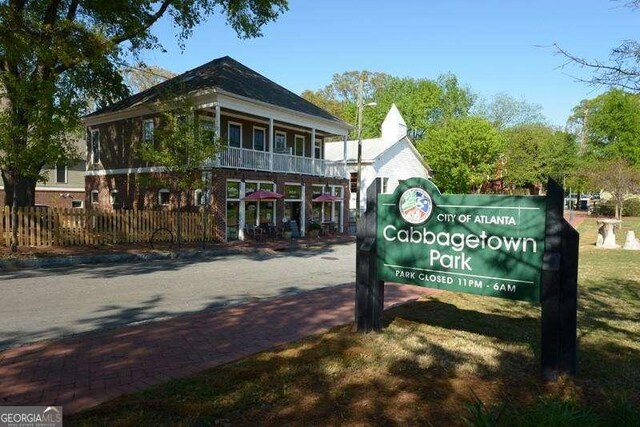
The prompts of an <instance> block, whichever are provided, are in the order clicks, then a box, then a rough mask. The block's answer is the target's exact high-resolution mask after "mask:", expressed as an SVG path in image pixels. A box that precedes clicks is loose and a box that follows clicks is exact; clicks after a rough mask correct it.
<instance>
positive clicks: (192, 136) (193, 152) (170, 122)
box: [139, 97, 220, 243]
mask: <svg viewBox="0 0 640 427" xmlns="http://www.w3.org/2000/svg"><path fill="white" fill-rule="evenodd" d="M156 109H157V111H160V114H159V115H158V119H157V123H158V125H157V126H154V131H153V138H152V139H149V140H146V141H143V142H142V144H141V146H140V149H139V150H140V152H139V155H140V158H141V159H142V160H144V161H146V162H147V163H148V164H149V165H152V166H162V167H163V168H164V173H162V174H158V175H149V176H144V177H143V178H142V179H141V181H142V184H143V185H146V186H148V185H154V186H159V187H167V188H172V189H174V190H175V191H176V194H177V197H176V200H177V204H178V233H177V240H178V243H180V242H181V240H182V233H181V231H182V230H181V220H180V212H181V209H182V198H183V196H184V194H185V193H186V194H189V193H193V192H194V191H195V190H196V188H199V187H201V186H202V173H201V172H202V165H204V164H205V163H206V162H207V161H209V160H210V159H212V158H213V157H214V156H215V155H216V153H218V151H219V150H220V140H219V139H217V138H216V135H215V130H214V129H212V128H210V127H208V126H205V124H208V123H210V122H200V120H199V117H198V115H196V114H195V107H194V105H193V104H192V103H191V102H190V101H189V100H188V99H185V98H181V97H176V98H175V99H170V100H168V101H165V102H162V103H160V104H159V105H158V106H157V108H156Z"/></svg>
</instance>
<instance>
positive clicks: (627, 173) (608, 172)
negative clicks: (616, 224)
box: [580, 157, 640, 218]
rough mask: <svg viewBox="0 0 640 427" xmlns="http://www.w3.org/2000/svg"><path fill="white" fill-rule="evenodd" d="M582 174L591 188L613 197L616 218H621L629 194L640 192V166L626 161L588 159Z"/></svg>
mask: <svg viewBox="0 0 640 427" xmlns="http://www.w3.org/2000/svg"><path fill="white" fill-rule="evenodd" d="M580 174H581V175H582V176H583V177H584V179H585V180H586V182H587V183H588V185H589V187H590V188H592V189H596V190H597V191H600V190H604V191H607V192H609V193H611V194H612V195H613V200H614V201H615V204H616V214H615V216H616V218H620V211H621V209H622V204H623V202H624V200H625V199H626V197H627V196H628V195H629V194H636V193H638V192H640V166H635V165H632V164H631V163H630V162H629V161H627V160H625V159H598V158H595V157H588V160H587V161H585V163H583V164H582V169H581V171H580Z"/></svg>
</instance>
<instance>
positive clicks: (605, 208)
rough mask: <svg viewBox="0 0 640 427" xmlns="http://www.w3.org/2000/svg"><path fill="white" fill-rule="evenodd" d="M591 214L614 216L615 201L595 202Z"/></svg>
mask: <svg viewBox="0 0 640 427" xmlns="http://www.w3.org/2000/svg"><path fill="white" fill-rule="evenodd" d="M593 214H594V215H597V216H609V217H614V216H616V202H614V201H613V200H607V201H606V202H601V203H598V204H596V205H595V206H594V208H593Z"/></svg>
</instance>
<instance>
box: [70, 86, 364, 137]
mask: <svg viewBox="0 0 640 427" xmlns="http://www.w3.org/2000/svg"><path fill="white" fill-rule="evenodd" d="M188 96H189V98H190V99H191V101H192V102H193V103H194V104H195V106H196V107H199V108H201V107H203V106H207V107H210V106H214V105H219V106H220V107H224V108H228V109H230V110H237V111H241V112H244V113H248V114H252V115H255V116H260V117H265V118H269V119H273V120H277V121H281V122H284V123H291V124H294V125H297V126H302V127H308V128H314V129H318V130H321V131H324V132H327V133H329V134H332V135H348V133H349V131H350V130H352V129H354V126H352V125H350V124H348V123H346V122H344V121H342V120H340V119H336V120H329V119H325V118H323V117H318V116H314V115H311V114H307V113H303V112H300V111H295V110H291V109H288V108H284V107H280V106H277V105H273V104H269V103H267V102H262V101H257V100H255V99H251V98H247V97H244V96H240V95H236V94H234V93H231V92H226V91H224V90H221V89H218V88H213V89H210V90H207V91H200V92H195V93H192V94H189V95H188ZM160 105H161V104H159V103H157V102H152V103H145V104H140V105H135V106H133V107H130V108H127V109H124V110H120V111H113V112H107V113H103V114H99V115H93V116H85V117H83V118H82V122H83V123H84V125H85V126H96V125H100V124H103V123H109V122H114V121H118V120H125V119H130V118H133V117H139V116H144V115H148V114H154V113H157V112H159V111H161V108H160Z"/></svg>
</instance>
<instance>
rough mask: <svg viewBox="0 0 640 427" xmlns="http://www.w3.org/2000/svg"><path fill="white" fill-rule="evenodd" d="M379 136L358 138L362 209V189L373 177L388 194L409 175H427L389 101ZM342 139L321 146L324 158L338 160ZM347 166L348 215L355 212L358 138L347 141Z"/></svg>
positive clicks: (399, 117) (341, 153)
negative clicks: (379, 179)
mask: <svg viewBox="0 0 640 427" xmlns="http://www.w3.org/2000/svg"><path fill="white" fill-rule="evenodd" d="M381 131H382V134H381V136H380V137H379V138H372V139H363V140H362V161H361V163H362V172H361V187H360V188H362V193H361V194H360V210H361V212H362V211H364V210H365V207H366V204H367V200H366V191H367V188H368V187H369V185H370V184H371V183H372V182H373V180H374V179H376V178H382V182H383V187H382V191H383V192H384V193H391V192H393V190H395V188H396V187H397V186H398V183H399V181H401V180H405V179H408V178H412V177H423V178H430V174H429V167H428V166H427V164H426V163H425V162H424V160H423V159H422V156H421V155H420V153H419V152H418V150H416V148H415V147H414V145H413V143H412V142H411V141H410V140H409V138H408V137H407V124H406V123H405V121H404V119H403V118H402V115H401V114H400V111H398V108H397V107H396V106H395V104H393V105H392V106H391V109H390V110H389V112H388V113H387V117H386V118H385V119H384V121H383V122H382V127H381ZM343 156H344V142H343V141H339V142H331V143H326V145H325V158H326V159H327V160H342V159H343V158H344V157H343ZM346 159H347V169H348V172H349V175H350V179H351V200H350V204H349V208H350V212H351V215H354V214H355V211H356V182H357V174H358V141H347V153H346Z"/></svg>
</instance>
